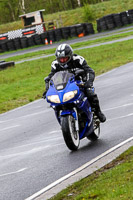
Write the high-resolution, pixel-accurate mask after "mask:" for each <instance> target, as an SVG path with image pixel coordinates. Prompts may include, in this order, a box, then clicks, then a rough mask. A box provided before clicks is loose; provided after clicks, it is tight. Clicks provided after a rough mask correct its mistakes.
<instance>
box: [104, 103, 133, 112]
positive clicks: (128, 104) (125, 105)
mask: <svg viewBox="0 0 133 200" xmlns="http://www.w3.org/2000/svg"><path fill="white" fill-rule="evenodd" d="M132 105H133V103H127V104H124V105H121V106H116V107H112V108H107V109H104V110H103V111H108V110H114V109H117V108H122V107H127V106H132Z"/></svg>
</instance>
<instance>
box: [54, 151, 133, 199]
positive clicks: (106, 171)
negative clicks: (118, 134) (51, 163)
mask: <svg viewBox="0 0 133 200" xmlns="http://www.w3.org/2000/svg"><path fill="white" fill-rule="evenodd" d="M132 172H133V147H131V148H130V149H128V150H127V151H126V152H125V153H123V154H122V155H121V156H120V157H118V158H117V159H115V160H114V161H112V162H111V163H109V164H108V165H106V166H105V167H103V168H101V169H100V170H98V171H96V172H95V173H93V174H92V175H90V176H88V177H87V178H84V179H82V180H81V181H79V182H76V183H74V184H73V185H72V186H69V187H68V188H67V189H65V190H63V191H62V192H61V193H59V194H57V196H55V197H53V198H51V200H94V199H95V200H120V199H122V200H132V199H133V173H132Z"/></svg>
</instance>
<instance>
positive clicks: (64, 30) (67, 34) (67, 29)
mask: <svg viewBox="0 0 133 200" xmlns="http://www.w3.org/2000/svg"><path fill="white" fill-rule="evenodd" d="M61 31H62V36H63V39H66V40H67V39H68V38H69V37H70V27H69V26H67V27H63V28H61Z"/></svg>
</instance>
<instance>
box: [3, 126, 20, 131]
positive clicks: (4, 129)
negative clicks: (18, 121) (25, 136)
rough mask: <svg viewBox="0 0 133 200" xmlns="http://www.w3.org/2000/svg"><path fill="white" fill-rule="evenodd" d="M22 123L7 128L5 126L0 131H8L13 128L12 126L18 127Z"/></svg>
mask: <svg viewBox="0 0 133 200" xmlns="http://www.w3.org/2000/svg"><path fill="white" fill-rule="evenodd" d="M19 126H20V125H15V126H10V127H6V128H3V129H0V131H6V130H8V129H12V128H16V127H19Z"/></svg>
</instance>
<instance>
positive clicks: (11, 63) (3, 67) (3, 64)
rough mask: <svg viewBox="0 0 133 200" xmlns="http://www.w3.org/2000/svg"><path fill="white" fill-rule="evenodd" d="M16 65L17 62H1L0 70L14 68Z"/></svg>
mask: <svg viewBox="0 0 133 200" xmlns="http://www.w3.org/2000/svg"><path fill="white" fill-rule="evenodd" d="M14 65H15V62H13V61H10V62H5V61H4V60H2V61H0V70H3V69H6V68H7V67H12V66H14Z"/></svg>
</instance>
